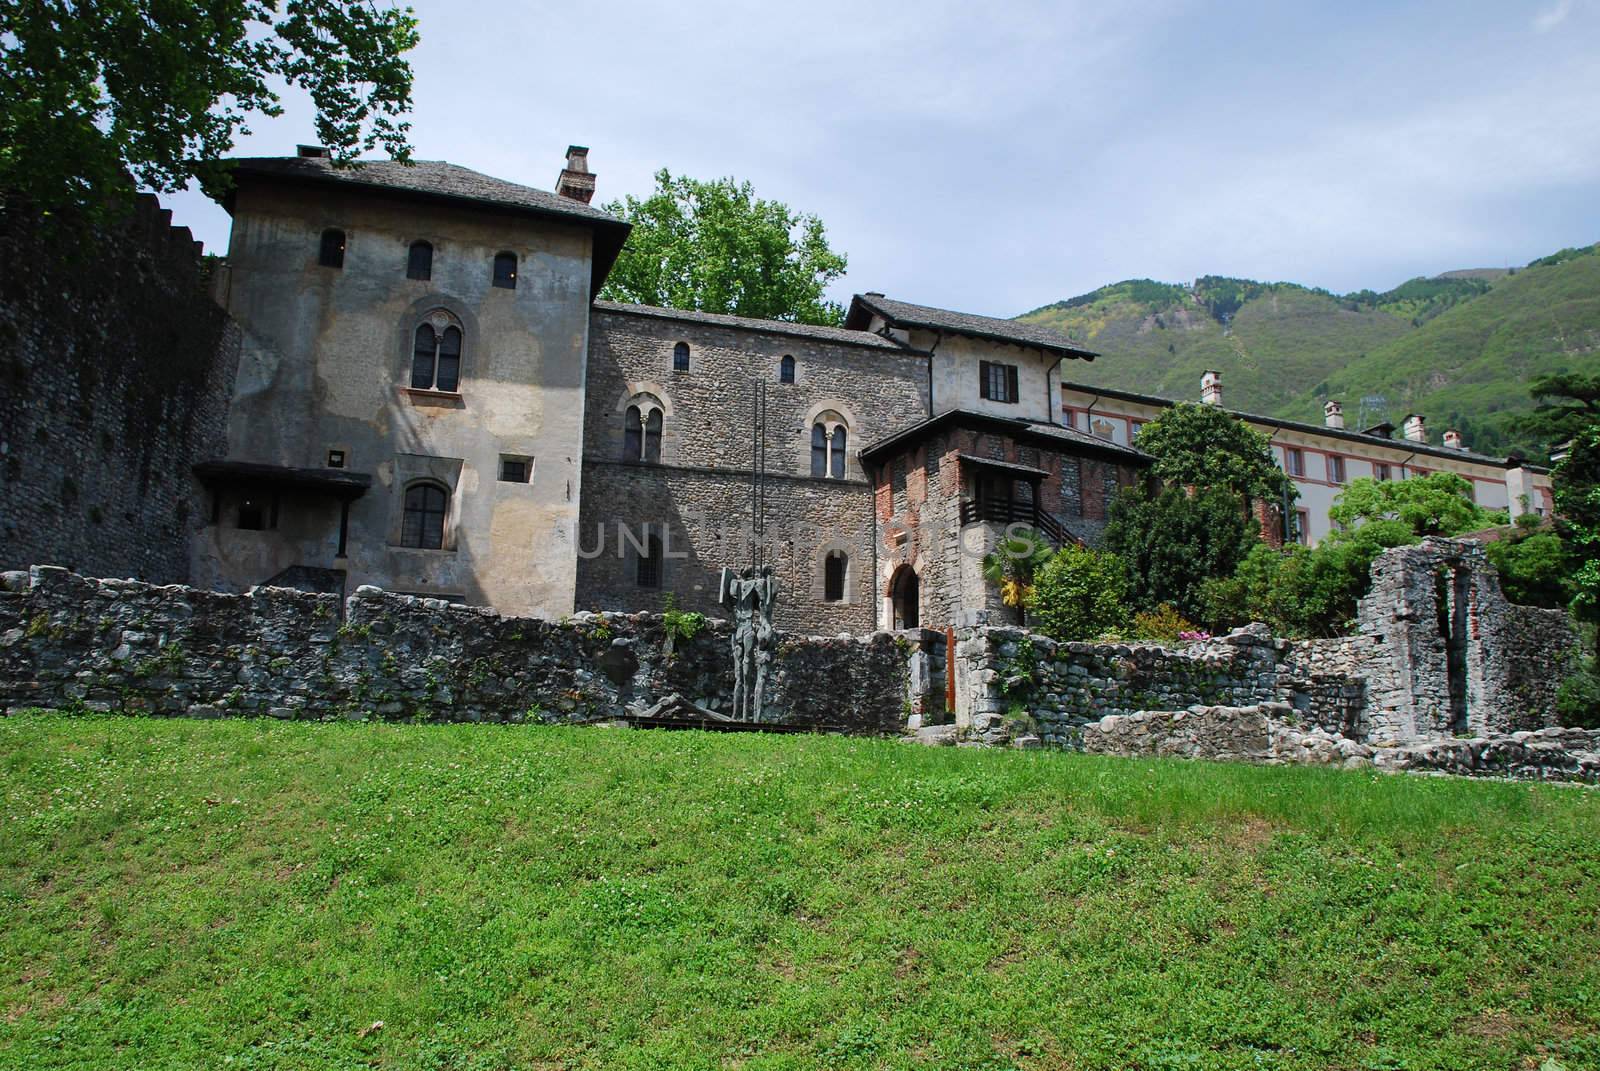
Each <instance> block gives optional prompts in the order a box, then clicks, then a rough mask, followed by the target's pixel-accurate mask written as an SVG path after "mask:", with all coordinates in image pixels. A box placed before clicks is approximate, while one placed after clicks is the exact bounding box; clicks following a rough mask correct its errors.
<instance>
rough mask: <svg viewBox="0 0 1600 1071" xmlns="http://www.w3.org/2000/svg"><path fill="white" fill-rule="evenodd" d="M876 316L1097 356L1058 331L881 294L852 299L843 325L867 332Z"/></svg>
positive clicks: (1088, 358)
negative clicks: (868, 325) (917, 303)
mask: <svg viewBox="0 0 1600 1071" xmlns="http://www.w3.org/2000/svg"><path fill="white" fill-rule="evenodd" d="M873 313H877V314H878V315H879V316H882V317H883V318H884V319H885V320H888V321H889V322H890V323H891V324H893V325H895V326H896V327H920V328H925V329H927V330H932V331H947V332H951V333H953V334H958V335H970V336H972V337H974V338H985V339H989V340H990V341H994V342H1006V343H1010V344H1011V345H1013V346H1032V347H1034V348H1037V349H1041V350H1045V351H1046V352H1049V353H1056V354H1060V355H1061V356H1062V357H1069V358H1074V359H1077V360H1082V361H1092V360H1094V359H1095V357H1096V356H1097V355H1096V354H1095V353H1094V351H1092V350H1086V349H1084V348H1083V347H1082V346H1080V345H1078V344H1077V343H1076V342H1073V341H1072V339H1070V338H1068V337H1067V336H1066V335H1063V334H1062V333H1061V332H1059V331H1052V330H1050V329H1049V328H1048V327H1040V326H1038V325H1037V324H1028V323H1022V322H1021V321H1019V320H1002V319H999V318H997V317H994V316H975V315H973V314H972V313H968V312H952V311H951V310H949V309H936V308H933V307H932V306H930V305H913V304H911V303H910V302H909V301H895V300H893V299H892V298H886V297H884V296H883V295H882V294H857V295H856V296H855V297H853V298H851V299H850V314H849V315H848V316H847V317H845V321H844V325H845V326H846V327H852V328H856V329H859V330H865V329H866V327H867V324H868V323H869V322H870V321H871V318H872V314H873Z"/></svg>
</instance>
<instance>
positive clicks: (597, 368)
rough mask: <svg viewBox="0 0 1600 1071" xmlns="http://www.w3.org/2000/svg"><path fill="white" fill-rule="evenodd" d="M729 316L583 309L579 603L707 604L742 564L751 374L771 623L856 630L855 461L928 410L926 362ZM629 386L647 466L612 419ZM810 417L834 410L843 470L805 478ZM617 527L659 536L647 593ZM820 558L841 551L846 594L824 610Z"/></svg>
mask: <svg viewBox="0 0 1600 1071" xmlns="http://www.w3.org/2000/svg"><path fill="white" fill-rule="evenodd" d="M724 319H729V318H724ZM744 324H748V322H747V321H732V322H718V318H715V317H699V318H697V317H695V316H693V315H690V316H684V315H682V314H673V313H668V312H665V310H661V312H660V314H657V313H656V312H651V311H648V310H646V311H635V312H623V311H618V310H617V309H616V308H615V307H612V306H607V305H606V304H604V303H602V304H600V305H597V306H596V308H595V312H594V316H593V320H592V328H591V334H590V348H589V372H588V380H587V384H586V399H587V400H586V405H587V410H586V413H585V418H584V467H583V482H582V488H583V491H582V499H581V520H580V525H579V547H580V550H581V551H582V552H583V556H582V557H580V559H579V563H578V607H579V609H602V608H604V609H624V610H658V609H660V608H661V606H662V600H663V598H664V595H665V592H667V591H671V592H673V594H674V596H675V598H676V599H677V601H678V604H679V605H680V606H681V607H684V608H687V609H694V610H699V611H702V612H706V613H716V612H718V611H717V606H716V598H717V582H718V576H719V574H720V572H721V570H722V569H723V568H724V567H728V568H734V569H740V568H743V567H745V566H747V565H749V564H750V529H751V526H752V521H753V518H754V515H755V511H754V507H753V503H752V498H751V480H750V466H751V461H752V458H753V457H754V455H755V444H754V435H753V420H754V400H755V392H756V383H757V382H758V380H761V381H764V382H765V383H766V386H767V435H766V469H767V474H768V478H767V481H766V505H765V511H764V517H765V525H766V533H765V537H766V545H767V548H768V552H767V560H768V561H769V562H771V563H772V564H773V565H774V566H775V568H776V570H777V577H778V590H779V593H780V594H779V602H778V606H777V610H776V620H777V623H778V625H779V626H780V627H782V628H789V629H797V630H802V631H813V632H820V631H827V632H830V633H833V632H840V631H851V632H868V631H871V630H872V629H873V628H874V627H876V625H877V620H878V615H877V605H876V600H875V597H874V590H875V585H874V582H873V575H874V574H873V570H874V565H875V562H876V558H877V546H876V542H875V538H876V537H875V532H874V530H873V525H872V489H871V486H870V484H869V483H868V482H867V477H866V474H865V473H863V471H862V469H861V465H860V463H859V462H858V461H857V458H856V454H857V451H858V450H859V449H860V447H862V446H863V445H865V444H866V443H868V442H870V441H872V440H873V439H876V438H879V437H881V436H883V435H886V434H888V433H889V432H891V431H894V430H897V429H898V428H901V427H904V426H906V425H908V424H913V423H915V422H916V421H918V420H920V419H923V418H924V417H925V416H926V415H927V368H926V362H925V358H923V357H922V356H921V355H917V354H912V353H908V352H906V351H904V350H901V349H899V348H898V347H895V346H893V345H891V344H888V343H885V342H884V340H882V339H880V338H877V337H876V336H873V335H863V334H861V333H859V332H844V331H837V332H830V331H829V330H828V329H803V330H805V331H810V332H814V334H810V335H807V334H801V335H790V334H784V333H781V332H771V331H766V330H755V329H751V328H749V327H748V326H740V325H744ZM835 336H837V337H835ZM851 336H855V337H854V338H853V339H852V338H851ZM680 342H683V343H687V344H688V346H689V367H688V369H687V370H685V371H677V370H675V369H674V367H673V350H674V347H675V346H676V345H677V344H678V343H680ZM785 355H787V356H791V357H793V358H794V360H795V382H793V383H782V382H780V375H779V371H780V367H781V362H782V360H783V358H784V356H785ZM640 395H649V396H651V397H654V398H656V399H658V400H659V401H660V403H661V405H662V406H663V408H664V416H663V421H662V443H661V461H660V463H659V464H641V463H639V462H637V461H630V460H625V459H624V458H623V457H622V453H623V450H622V445H623V420H624V414H625V412H626V409H627V406H628V402H629V400H630V399H633V398H635V397H637V396H640ZM824 413H837V414H838V415H839V416H841V417H842V418H843V419H844V420H845V422H846V424H847V426H848V429H849V430H848V434H849V443H848V450H847V454H848V458H849V461H848V464H847V466H846V468H845V474H844V478H843V479H839V480H835V479H819V478H815V477H813V476H811V425H812V424H813V423H814V422H815V421H816V419H817V418H818V417H819V416H820V415H822V414H824ZM619 525H620V526H624V527H625V528H626V529H627V530H628V531H630V532H632V533H634V535H635V538H637V539H640V541H641V542H642V538H643V533H645V531H646V530H647V529H648V531H650V532H653V533H656V534H658V535H659V534H660V533H661V532H662V531H663V529H665V530H666V531H667V533H668V534H667V536H666V537H665V538H664V540H663V543H664V546H663V550H664V551H665V552H666V554H667V557H666V559H665V560H664V562H663V569H662V574H663V575H662V579H661V585H660V587H659V588H642V587H641V586H640V585H639V583H638V560H637V559H638V554H637V551H636V548H635V546H634V545H633V544H631V543H629V542H628V541H627V540H626V539H624V538H622V537H620V536H619V535H618V526H619ZM594 551H599V553H592V552H594ZM830 551H842V552H843V553H845V554H846V555H847V556H848V559H849V563H848V566H847V569H846V578H845V579H846V584H845V587H846V593H845V599H844V600H843V601H842V602H837V603H830V602H826V601H825V600H824V598H823V595H824V591H823V586H822V583H823V558H824V556H825V555H826V554H828V553H829V552H830ZM619 552H620V553H619ZM673 554H682V555H684V557H673V556H672V555H673Z"/></svg>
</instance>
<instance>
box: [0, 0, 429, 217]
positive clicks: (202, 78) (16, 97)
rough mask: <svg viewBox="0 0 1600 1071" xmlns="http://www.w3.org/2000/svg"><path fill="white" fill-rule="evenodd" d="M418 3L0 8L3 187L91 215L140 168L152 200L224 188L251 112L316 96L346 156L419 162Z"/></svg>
mask: <svg viewBox="0 0 1600 1071" xmlns="http://www.w3.org/2000/svg"><path fill="white" fill-rule="evenodd" d="M416 25H417V23H416V19H415V18H414V17H413V16H412V14H411V11H410V9H401V10H397V9H394V8H384V7H379V6H377V5H376V4H374V3H369V2H365V0H287V3H286V5H285V6H284V8H283V10H282V11H281V12H280V11H279V7H278V4H277V3H276V2H274V0H218V2H215V3H203V4H202V3H197V2H195V0H117V2H112V0H99V2H90V3H71V2H68V0H0V27H4V33H0V190H4V191H6V192H8V193H11V194H19V195H21V196H22V197H23V198H25V199H26V200H27V201H28V202H30V203H31V204H33V205H35V206H36V207H37V208H38V209H39V210H41V211H44V212H48V213H52V214H60V213H72V214H74V215H76V214H78V213H83V214H87V215H89V216H93V215H94V214H95V213H96V212H98V211H99V210H100V206H101V205H102V204H103V203H104V202H105V200H106V199H107V197H108V194H112V193H116V192H121V193H123V194H126V193H128V192H131V187H130V185H129V182H128V175H129V173H131V174H132V177H133V179H134V180H136V181H137V182H139V183H141V184H143V185H145V186H147V187H149V188H151V189H155V190H162V191H166V190H175V189H179V188H182V187H183V186H184V185H186V184H187V183H188V182H189V181H190V180H198V181H199V182H200V183H201V185H202V186H203V187H205V188H206V189H207V190H208V191H209V192H213V193H215V192H218V191H220V190H221V188H222V187H223V185H224V184H225V171H224V170H223V166H222V165H221V164H220V163H219V162H218V161H219V159H220V158H221V157H222V156H223V155H224V154H225V153H226V152H227V151H228V150H229V149H230V148H232V146H233V141H234V137H235V135H236V134H237V133H239V132H242V131H243V132H248V128H247V126H246V123H247V122H248V120H249V118H250V117H251V116H252V115H256V114H259V115H266V116H276V115H278V114H280V113H281V107H280V105H279V102H278V101H279V98H278V95H277V92H276V90H275V89H274V86H276V85H279V84H285V85H288V86H290V87H292V88H297V89H303V90H305V91H306V92H307V93H309V94H310V96H311V100H312V102H313V104H315V106H316V130H317V137H318V138H319V139H320V140H321V142H322V143H323V144H324V145H326V146H327V147H328V148H329V149H330V150H331V151H332V152H333V154H334V157H335V159H336V160H340V161H348V160H350V159H353V158H354V157H355V156H356V155H357V154H359V153H360V152H362V151H369V150H372V149H374V148H378V147H382V148H383V150H384V151H386V152H387V153H388V154H389V155H390V156H392V157H394V158H396V159H406V158H408V154H409V151H410V150H409V146H408V145H407V142H406V135H407V132H408V129H409V124H408V123H406V122H404V121H401V119H400V117H401V116H402V115H404V114H405V112H406V111H407V110H408V109H409V108H410V106H411V69H410V66H409V65H408V64H407V62H406V59H405V54H406V53H407V52H408V51H410V50H411V49H412V48H414V47H415V46H416V43H417V39H418V38H417V29H416Z"/></svg>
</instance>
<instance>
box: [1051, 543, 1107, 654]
mask: <svg viewBox="0 0 1600 1071" xmlns="http://www.w3.org/2000/svg"><path fill="white" fill-rule="evenodd" d="M1127 598H1128V570H1127V567H1126V566H1125V565H1124V564H1123V562H1122V559H1121V558H1118V557H1117V556H1116V555H1114V554H1108V553H1105V552H1102V551H1095V550H1090V549H1089V548H1087V547H1066V548H1063V549H1062V550H1060V551H1058V552H1057V553H1056V554H1055V556H1054V557H1052V558H1051V559H1050V560H1049V561H1047V562H1045V563H1044V565H1043V566H1041V567H1040V569H1039V570H1038V572H1037V574H1036V575H1035V576H1034V593H1033V609H1032V618H1033V622H1034V624H1035V625H1037V626H1038V627H1039V629H1040V630H1041V631H1043V632H1044V633H1045V634H1046V635H1048V636H1050V637H1051V638H1053V639H1057V640H1089V639H1093V638H1094V637H1096V636H1099V635H1100V634H1101V633H1103V632H1106V631H1107V630H1110V629H1117V628H1121V627H1122V626H1124V625H1125V624H1126V623H1127V620H1128V605H1127Z"/></svg>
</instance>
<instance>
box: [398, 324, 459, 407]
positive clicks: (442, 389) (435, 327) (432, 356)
mask: <svg viewBox="0 0 1600 1071" xmlns="http://www.w3.org/2000/svg"><path fill="white" fill-rule="evenodd" d="M424 332H426V334H427V338H428V345H427V347H426V348H425V347H424V345H423V336H424ZM411 339H412V342H411V379H410V383H409V386H410V389H411V390H417V391H428V392H430V393H435V394H451V395H458V394H460V393H461V366H462V364H463V362H464V359H465V353H466V331H465V329H464V328H463V327H462V326H461V323H460V322H459V321H458V320H457V319H456V318H455V317H454V316H450V315H448V314H446V313H445V312H444V311H443V310H439V309H436V310H434V311H433V312H430V313H429V314H428V315H426V316H424V317H422V318H421V319H420V320H418V321H417V326H416V328H415V329H413V330H412V332H411ZM452 339H453V340H454V343H453V347H454V352H453V353H451V352H449V348H450V346H451V340H452ZM447 359H448V360H450V361H451V362H452V363H453V370H452V375H451V377H450V379H449V380H448V382H447V381H446V380H445V378H444V368H445V361H446V360H447ZM423 361H426V362H427V364H426V367H427V376H426V377H425V378H426V383H423V382H419V373H420V372H421V371H422V369H423V364H422V363H421V362H423Z"/></svg>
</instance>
